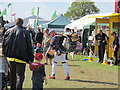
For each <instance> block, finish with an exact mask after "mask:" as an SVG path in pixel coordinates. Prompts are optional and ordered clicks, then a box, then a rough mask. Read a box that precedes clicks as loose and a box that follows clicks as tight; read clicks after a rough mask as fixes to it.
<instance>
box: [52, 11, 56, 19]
mask: <svg viewBox="0 0 120 90" xmlns="http://www.w3.org/2000/svg"><path fill="white" fill-rule="evenodd" d="M56 17H57V15H56V10H55V11H54V13H53V14H52V17H51V19H54V18H56Z"/></svg>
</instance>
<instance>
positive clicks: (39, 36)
mask: <svg viewBox="0 0 120 90" xmlns="http://www.w3.org/2000/svg"><path fill="white" fill-rule="evenodd" d="M36 41H37V42H38V43H40V44H41V45H42V41H43V33H42V32H41V30H40V29H39V28H38V32H37V34H36Z"/></svg>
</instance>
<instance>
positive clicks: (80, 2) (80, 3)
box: [64, 0, 100, 20]
mask: <svg viewBox="0 0 120 90" xmlns="http://www.w3.org/2000/svg"><path fill="white" fill-rule="evenodd" d="M99 11H100V10H99V9H98V8H97V7H96V6H95V2H92V1H91V0H75V1H74V2H72V4H71V7H69V10H68V11H67V12H66V13H65V14H64V16H66V17H67V18H69V19H70V20H76V19H79V18H81V17H83V16H85V15H88V14H94V13H99Z"/></svg>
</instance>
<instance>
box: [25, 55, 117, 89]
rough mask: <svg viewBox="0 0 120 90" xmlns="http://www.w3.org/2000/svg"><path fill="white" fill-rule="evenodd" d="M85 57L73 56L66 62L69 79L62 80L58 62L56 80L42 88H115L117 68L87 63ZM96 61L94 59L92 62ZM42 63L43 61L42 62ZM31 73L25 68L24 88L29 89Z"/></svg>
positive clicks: (62, 70)
mask: <svg viewBox="0 0 120 90" xmlns="http://www.w3.org/2000/svg"><path fill="white" fill-rule="evenodd" d="M85 58H88V57H86V56H79V55H75V58H74V59H71V57H69V59H70V60H67V63H68V66H69V71H70V77H71V79H70V80H68V81H66V80H64V77H65V73H64V69H63V67H62V64H61V61H59V62H58V66H57V74H56V79H55V80H51V79H47V80H48V84H47V85H44V88H117V87H118V66H110V65H103V64H99V63H96V62H91V63H90V62H88V61H84V60H83V59H85ZM96 60H98V59H97V58H94V61H96ZM43 62H44V61H43ZM45 68H46V74H47V77H48V76H49V75H50V74H51V66H50V65H46V67H45ZM31 87H32V82H31V71H30V70H29V68H28V66H27V68H26V77H25V82H24V88H31Z"/></svg>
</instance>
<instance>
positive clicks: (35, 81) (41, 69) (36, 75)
mask: <svg viewBox="0 0 120 90" xmlns="http://www.w3.org/2000/svg"><path fill="white" fill-rule="evenodd" d="M42 59H43V55H42V53H36V54H35V60H36V62H33V63H31V64H30V70H31V71H32V78H31V79H32V90H43V83H44V81H45V85H46V84H47V79H46V73H45V66H44V64H41V63H40V62H41V61H42Z"/></svg>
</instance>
